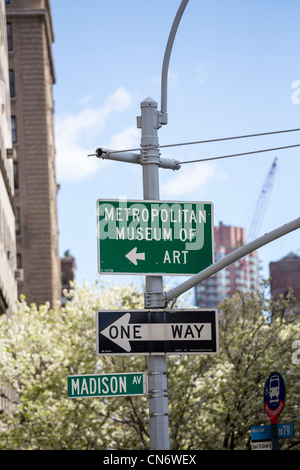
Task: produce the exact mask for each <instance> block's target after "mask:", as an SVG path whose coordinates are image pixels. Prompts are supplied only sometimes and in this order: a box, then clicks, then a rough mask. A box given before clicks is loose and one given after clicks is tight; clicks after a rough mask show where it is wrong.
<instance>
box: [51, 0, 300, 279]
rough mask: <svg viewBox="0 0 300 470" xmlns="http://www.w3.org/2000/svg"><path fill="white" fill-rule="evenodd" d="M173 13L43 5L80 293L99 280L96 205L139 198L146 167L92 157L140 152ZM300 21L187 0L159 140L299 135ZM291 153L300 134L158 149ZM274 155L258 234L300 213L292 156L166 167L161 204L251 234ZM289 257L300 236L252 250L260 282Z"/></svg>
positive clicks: (196, 154) (157, 3) (272, 0)
mask: <svg viewBox="0 0 300 470" xmlns="http://www.w3.org/2000/svg"><path fill="white" fill-rule="evenodd" d="M179 4H180V0H151V1H150V0H126V1H125V0H85V1H84V2H82V1H79V0H51V6H52V17H53V24H54V31H55V43H54V45H53V53H54V62H55V69H56V76H57V82H56V84H55V86H54V99H55V129H56V151H57V153H56V158H57V163H56V165H57V182H58V183H59V184H60V186H61V189H60V191H59V194H58V217H59V234H60V235H59V249H60V254H61V255H63V253H64V251H65V250H70V251H71V253H72V254H73V256H74V257H75V259H76V265H77V275H76V278H77V281H78V282H79V283H80V284H81V283H82V282H83V281H84V280H85V281H87V282H88V283H89V284H91V283H92V282H93V281H94V280H96V279H97V278H98V273H97V232H96V201H97V199H118V198H119V197H120V196H121V197H124V196H125V197H127V198H128V199H134V200H135V199H137V200H141V199H143V191H142V168H141V167H140V166H138V165H130V164H126V163H119V162H108V161H104V160H99V159H96V158H93V157H90V158H88V157H87V156H86V155H87V154H88V153H93V152H94V151H95V149H96V148H97V147H108V148H116V149H128V148H137V147H139V145H140V130H139V129H137V126H136V117H137V116H138V115H140V103H141V102H142V101H143V100H144V99H145V98H147V97H148V96H150V97H151V98H153V99H154V100H156V101H157V102H158V107H159V109H160V100H161V96H160V80H161V68H162V62H163V56H164V52H165V47H166V43H167V39H168V36H169V32H170V28H171V26H172V23H173V19H174V17H175V14H176V12H177V9H178V7H179ZM299 20H300V4H299V2H298V1H297V0H251V1H250V0H245V1H240V0H239V1H238V0H228V1H226V2H224V1H222V0H212V1H210V2H204V1H200V0H190V1H189V2H188V5H187V7H186V10H185V12H184V14H183V17H182V20H181V23H180V25H179V28H178V32H177V35H176V38H175V43H174V47H173V51H172V55H171V59H170V66H169V78H168V117H169V119H168V124H167V125H166V126H163V127H162V128H161V129H160V130H159V131H158V137H159V143H160V144H161V145H167V144H174V143H182V142H191V141H198V140H207V139H215V138H222V137H229V136H238V135H245V134H255V133H261V132H271V131H278V130H286V129H295V128H300V61H299V44H300V41H299V39H300V32H299ZM294 144H300V135H299V132H293V133H287V134H279V135H272V136H264V137H255V138H251V139H242V140H237V141H229V142H228V141H227V142H226V141H225V142H219V143H209V144H201V145H189V146H184V147H171V148H164V149H162V150H161V155H162V157H168V158H174V159H177V160H180V161H187V160H193V159H198V158H209V157H212V156H218V155H228V154H232V153H238V152H248V151H253V150H259V149H265V148H273V147H280V146H287V145H294ZM276 156H277V157H278V167H277V171H276V175H275V180H274V185H273V188H272V193H271V196H270V201H269V204H268V206H267V209H266V211H265V213H264V217H263V220H262V223H261V226H260V230H259V233H258V234H257V236H259V235H262V234H264V233H266V232H269V231H270V230H273V229H274V228H276V227H278V226H280V225H283V224H284V223H286V222H289V221H291V220H293V219H295V218H297V217H299V215H300V214H299V202H300V184H299V180H300V159H299V156H300V147H299V148H294V149H287V150H281V151H278V152H267V153H260V154H256V155H255V154H254V155H250V156H243V157H236V158H231V159H224V160H216V161H208V162H204V163H193V164H186V165H183V166H182V167H181V169H180V170H179V171H176V172H173V171H171V170H164V169H162V170H160V198H161V199H165V200H178V201H211V202H213V204H214V221H215V225H218V224H219V222H220V221H222V222H223V223H224V224H226V225H236V226H240V227H245V228H246V229H248V228H249V227H250V225H251V221H252V219H253V216H254V211H255V206H256V202H257V200H258V198H259V195H260V192H261V190H262V186H263V183H264V181H265V178H266V176H267V173H268V172H269V170H270V167H271V165H272V162H273V160H274V158H275V157H276ZM291 251H293V252H295V253H296V254H298V255H300V232H299V230H298V231H295V232H293V233H291V234H289V235H286V236H285V237H282V238H281V239H279V240H277V241H274V242H272V243H271V244H269V245H267V246H266V247H264V248H261V249H260V250H259V256H260V259H261V262H262V267H263V270H262V274H263V276H264V277H268V275H269V270H268V265H269V262H270V261H277V260H279V259H280V258H282V257H283V256H285V255H287V254H288V253H290V252H291ZM105 277H106V279H108V280H110V281H112V282H114V281H117V282H128V281H131V280H132V279H133V278H131V277H128V276H118V277H113V276H105ZM134 280H135V281H136V282H137V283H138V284H141V283H143V282H144V278H143V277H141V276H135V277H134ZM181 280H182V279H181V278H176V279H175V281H174V279H173V280H172V281H173V282H181ZM166 281H168V278H166Z"/></svg>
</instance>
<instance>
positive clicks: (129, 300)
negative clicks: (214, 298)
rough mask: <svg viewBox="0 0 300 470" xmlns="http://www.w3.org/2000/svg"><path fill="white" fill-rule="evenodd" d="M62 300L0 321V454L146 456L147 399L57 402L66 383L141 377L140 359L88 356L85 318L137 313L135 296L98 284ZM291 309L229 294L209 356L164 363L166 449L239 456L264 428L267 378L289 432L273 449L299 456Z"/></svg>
mask: <svg viewBox="0 0 300 470" xmlns="http://www.w3.org/2000/svg"><path fill="white" fill-rule="evenodd" d="M68 295H69V300H68V301H67V303H66V305H65V306H64V307H62V306H60V305H57V306H56V307H55V308H50V307H49V305H42V306H40V307H39V308H37V306H36V305H34V304H32V305H30V306H28V305H27V303H26V301H25V299H21V300H20V301H19V302H18V303H17V305H16V309H15V312H14V314H13V315H12V317H10V318H8V317H6V316H2V317H1V318H0V377H1V378H0V397H1V396H2V398H3V397H6V398H7V402H8V401H9V400H10V398H9V397H14V396H16V397H17V399H14V403H12V407H10V408H8V411H10V410H11V409H12V412H8V411H5V412H4V413H3V414H2V415H1V416H0V419H1V421H0V449H1V448H2V449H62V450H63V449H77V450H81V449H82V450H83V449H108V448H109V449H147V448H149V424H148V399H147V397H108V398H105V399H104V398H81V399H70V398H68V397H67V376H68V375H75V374H93V373H108V372H110V373H114V372H137V371H146V370H147V358H146V357H143V356H142V357H141V356H136V357H134V356H124V357H118V356H107V357H98V356H96V319H95V312H96V311H97V310H98V309H112V308H116V309H126V308H134V309H140V308H143V295H142V293H140V292H139V291H138V289H137V287H136V286H134V285H129V286H125V287H120V286H109V285H106V284H100V285H95V286H94V287H93V288H89V287H88V286H83V287H79V286H74V288H73V289H72V290H71V291H70V292H69V294H68ZM291 305H292V300H291V298H288V299H283V298H280V299H278V300H277V301H276V302H275V301H273V300H270V299H268V296H267V295H266V292H265V290H264V288H262V289H261V290H259V291H257V292H252V293H251V294H248V295H243V294H242V293H237V294H236V295H235V296H233V297H232V298H231V299H228V300H226V301H224V302H223V303H222V305H220V319H219V336H220V353H219V354H218V355H207V356H206V355H199V356H198V355H195V356H184V355H183V356H169V357H168V359H167V370H168V399H169V413H170V419H169V421H170V443H171V448H172V449H186V450H187V449H249V448H250V427H251V426H253V425H257V424H262V423H264V424H269V418H268V417H267V415H266V414H265V413H264V411H263V387H264V383H265V380H266V378H267V376H268V375H269V373H270V372H272V371H273V370H278V371H279V372H281V374H282V376H283V377H284V379H285V382H286V388H287V398H286V407H285V409H284V411H283V414H282V420H281V422H293V423H294V427H295V438H293V439H284V440H282V441H284V442H281V443H280V445H281V448H288V447H292V446H293V448H298V449H299V448H300V435H299V424H300V422H299V421H300V420H299V405H298V403H299V395H300V390H299V375H300V374H299V371H300V369H299V367H300V364H295V363H293V361H292V355H293V353H294V352H295V351H294V350H293V348H292V344H293V342H294V341H295V340H299V339H300V326H299V325H300V323H299V319H298V321H297V319H296V318H295V316H294V315H293V313H292V312H291V311H290V313H289V314H287V313H286V312H287V310H288V309H290V307H291ZM283 312H285V315H283ZM12 391H13V392H14V394H12V393H11V392H12Z"/></svg>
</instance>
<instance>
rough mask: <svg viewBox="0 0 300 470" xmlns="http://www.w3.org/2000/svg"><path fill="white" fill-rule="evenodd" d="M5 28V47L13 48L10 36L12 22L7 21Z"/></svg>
mask: <svg viewBox="0 0 300 470" xmlns="http://www.w3.org/2000/svg"><path fill="white" fill-rule="evenodd" d="M6 30H7V49H8V50H9V51H12V50H13V38H12V24H11V23H7V24H6Z"/></svg>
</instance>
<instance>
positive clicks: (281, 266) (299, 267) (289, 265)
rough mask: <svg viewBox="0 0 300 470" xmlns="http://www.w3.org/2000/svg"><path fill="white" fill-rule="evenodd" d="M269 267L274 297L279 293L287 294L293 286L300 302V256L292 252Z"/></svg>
mask: <svg viewBox="0 0 300 470" xmlns="http://www.w3.org/2000/svg"><path fill="white" fill-rule="evenodd" d="M269 268H270V277H271V294H272V297H273V298H274V299H276V298H277V297H278V295H279V294H283V295H284V296H285V295H286V294H287V293H288V290H289V288H292V289H293V292H294V295H295V297H296V299H297V302H299V303H300V257H299V256H297V255H296V254H295V253H290V254H288V255H287V256H285V257H284V258H282V259H281V260H279V261H276V262H272V263H270V265H269Z"/></svg>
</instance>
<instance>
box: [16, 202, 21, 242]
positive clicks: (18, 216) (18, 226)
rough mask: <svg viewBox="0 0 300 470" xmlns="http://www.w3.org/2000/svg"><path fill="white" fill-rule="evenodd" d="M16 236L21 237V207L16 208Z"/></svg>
mask: <svg viewBox="0 0 300 470" xmlns="http://www.w3.org/2000/svg"><path fill="white" fill-rule="evenodd" d="M16 235H21V213H20V207H16Z"/></svg>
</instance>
